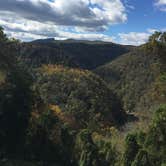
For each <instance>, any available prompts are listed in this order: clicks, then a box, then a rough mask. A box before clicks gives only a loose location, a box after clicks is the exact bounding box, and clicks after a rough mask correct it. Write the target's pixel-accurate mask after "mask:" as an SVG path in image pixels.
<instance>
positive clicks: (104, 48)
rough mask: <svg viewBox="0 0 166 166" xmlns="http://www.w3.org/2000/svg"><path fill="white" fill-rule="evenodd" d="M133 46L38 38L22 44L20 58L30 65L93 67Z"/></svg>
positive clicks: (125, 51) (108, 60)
mask: <svg viewBox="0 0 166 166" xmlns="http://www.w3.org/2000/svg"><path fill="white" fill-rule="evenodd" d="M134 48H135V47H134V46H125V45H119V44H115V43H111V42H102V41H84V40H74V39H68V40H54V39H53V38H50V39H39V40H35V41H32V42H30V43H23V44H22V50H21V52H22V58H23V59H24V60H25V61H26V62H27V63H28V64H31V65H32V66H40V65H42V64H57V63H58V64H59V63H61V64H63V65H67V66H71V67H79V68H83V69H95V68H96V67H98V66H100V65H104V64H105V63H108V62H110V61H111V60H113V59H115V58H117V57H118V56H120V55H122V54H124V53H127V52H129V51H131V50H132V49H134Z"/></svg>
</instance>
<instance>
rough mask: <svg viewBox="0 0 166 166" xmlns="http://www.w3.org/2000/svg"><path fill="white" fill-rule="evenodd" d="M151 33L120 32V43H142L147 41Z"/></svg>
mask: <svg viewBox="0 0 166 166" xmlns="http://www.w3.org/2000/svg"><path fill="white" fill-rule="evenodd" d="M150 35H151V33H149V32H130V33H120V34H119V37H120V43H121V44H128V45H141V44H144V43H146V42H147V40H148V38H149V36H150Z"/></svg>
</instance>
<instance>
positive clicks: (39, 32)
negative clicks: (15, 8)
mask: <svg viewBox="0 0 166 166" xmlns="http://www.w3.org/2000/svg"><path fill="white" fill-rule="evenodd" d="M15 18H16V19H15ZM13 20H14V22H13ZM0 25H2V26H3V27H4V28H5V32H6V34H7V35H8V36H9V37H15V38H18V39H21V40H23V41H30V40H36V39H44V38H52V37H54V38H56V39H67V38H73V39H79V40H80V39H82V40H103V41H113V39H114V38H113V37H110V36H108V35H104V34H102V33H93V32H91V33H87V32H86V33H85V32H79V33H77V32H76V31H75V30H74V31H73V32H71V31H69V28H67V27H64V26H56V25H54V24H52V23H41V22H37V21H30V20H27V19H24V18H21V17H19V16H17V17H12V15H11V14H10V13H5V15H1V12H0Z"/></svg>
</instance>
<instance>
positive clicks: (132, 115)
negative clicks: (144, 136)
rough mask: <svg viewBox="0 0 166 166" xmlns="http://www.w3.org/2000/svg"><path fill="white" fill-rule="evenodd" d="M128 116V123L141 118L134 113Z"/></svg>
mask: <svg viewBox="0 0 166 166" xmlns="http://www.w3.org/2000/svg"><path fill="white" fill-rule="evenodd" d="M126 116H127V118H126V123H128V122H136V121H138V120H139V118H138V117H136V116H135V115H134V114H127V115H126Z"/></svg>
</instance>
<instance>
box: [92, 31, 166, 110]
mask: <svg viewBox="0 0 166 166" xmlns="http://www.w3.org/2000/svg"><path fill="white" fill-rule="evenodd" d="M163 35H165V34H163ZM156 36H157V37H156ZM159 36H160V33H159V34H158V33H156V34H154V35H153V36H152V37H151V38H150V39H149V42H148V43H147V44H145V45H142V46H140V47H138V48H137V49H135V50H134V51H132V52H130V53H127V54H124V55H122V56H120V57H119V58H117V59H116V60H114V61H112V62H110V63H108V64H106V65H104V66H100V67H99V68H97V69H95V73H97V74H98V75H100V76H101V77H102V78H103V79H104V80H105V81H106V82H107V83H108V84H109V87H110V88H111V89H112V90H113V91H114V92H115V93H116V94H117V95H118V96H119V97H120V98H122V101H123V103H124V108H125V109H126V110H127V111H129V112H132V111H136V110H137V111H139V110H146V109H150V108H151V109H154V108H155V107H156V106H158V104H162V103H165V102H166V100H165V97H166V91H165V88H166V87H165V84H166V82H165V62H166V61H165V56H166V45H165V42H159V41H157V38H158V37H159ZM155 38H156V40H155Z"/></svg>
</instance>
